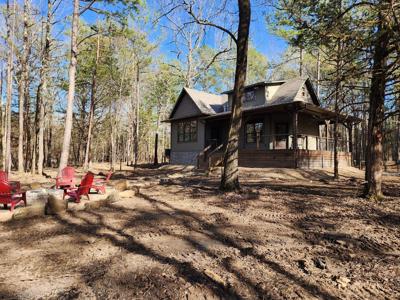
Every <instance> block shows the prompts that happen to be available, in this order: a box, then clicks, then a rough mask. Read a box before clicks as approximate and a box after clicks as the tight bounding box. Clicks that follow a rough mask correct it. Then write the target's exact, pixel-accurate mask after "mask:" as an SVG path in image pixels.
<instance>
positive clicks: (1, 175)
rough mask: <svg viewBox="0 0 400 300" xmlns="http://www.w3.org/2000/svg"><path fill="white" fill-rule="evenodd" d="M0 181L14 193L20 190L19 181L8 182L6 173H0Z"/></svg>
mask: <svg viewBox="0 0 400 300" xmlns="http://www.w3.org/2000/svg"><path fill="white" fill-rule="evenodd" d="M0 181H4V182H7V183H8V184H9V185H10V186H11V189H12V190H13V191H14V192H18V191H20V190H21V183H20V182H19V181H9V180H8V174H7V172H4V171H0Z"/></svg>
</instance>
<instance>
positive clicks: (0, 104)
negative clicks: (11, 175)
mask: <svg viewBox="0 0 400 300" xmlns="http://www.w3.org/2000/svg"><path fill="white" fill-rule="evenodd" d="M0 72H1V74H0V141H1V151H0V152H1V153H2V155H4V152H3V151H4V150H3V147H4V143H3V136H4V130H3V128H4V127H3V126H4V109H3V68H1V71H0ZM0 164H1V165H0V168H1V169H3V168H4V165H3V159H1V160H0Z"/></svg>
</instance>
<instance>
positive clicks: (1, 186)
mask: <svg viewBox="0 0 400 300" xmlns="http://www.w3.org/2000/svg"><path fill="white" fill-rule="evenodd" d="M21 201H23V202H24V204H25V206H26V192H24V191H21V190H20V189H18V190H15V189H14V187H13V186H11V184H10V183H9V182H7V181H4V180H0V203H2V204H3V205H4V208H7V205H8V204H11V208H10V211H11V212H12V211H13V210H14V207H15V206H16V205H17V204H18V203H20V202H21Z"/></svg>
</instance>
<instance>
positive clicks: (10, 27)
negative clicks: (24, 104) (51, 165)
mask: <svg viewBox="0 0 400 300" xmlns="http://www.w3.org/2000/svg"><path fill="white" fill-rule="evenodd" d="M6 22H7V38H6V39H7V46H8V50H9V52H8V53H9V54H8V58H7V103H6V112H5V114H6V117H5V119H6V122H5V129H6V130H5V135H6V138H5V142H6V145H5V153H4V168H5V171H6V172H7V173H10V171H11V101H12V81H13V80H12V79H13V73H14V44H13V39H14V32H15V0H14V3H13V12H11V7H10V1H9V0H7V17H6Z"/></svg>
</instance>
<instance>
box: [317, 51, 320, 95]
mask: <svg viewBox="0 0 400 300" xmlns="http://www.w3.org/2000/svg"><path fill="white" fill-rule="evenodd" d="M320 80H321V57H320V52H319V48H318V53H317V98H318V99H319V93H320V92H319V91H320Z"/></svg>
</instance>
